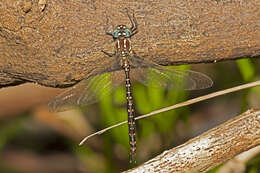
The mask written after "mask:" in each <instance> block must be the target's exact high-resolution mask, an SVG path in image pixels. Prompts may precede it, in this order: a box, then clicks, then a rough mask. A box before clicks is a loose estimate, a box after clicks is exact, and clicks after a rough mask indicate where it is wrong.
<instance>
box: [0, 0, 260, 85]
mask: <svg viewBox="0 0 260 173" xmlns="http://www.w3.org/2000/svg"><path fill="white" fill-rule="evenodd" d="M29 1H30V0H29ZM29 1H21V0H5V1H0V87H4V86H9V85H16V84H20V83H22V82H28V81H29V82H36V83H39V84H41V85H45V86H51V87H66V86H70V85H73V84H75V83H76V82H77V81H80V80H82V79H84V78H87V77H89V76H90V74H91V73H93V72H94V71H95V69H96V68H103V67H104V64H105V63H106V62H105V61H102V60H100V59H102V58H106V57H105V56H104V54H103V53H102V52H101V50H108V51H110V50H113V44H112V40H111V38H110V37H108V36H105V33H104V32H105V22H106V16H108V17H109V18H110V21H111V23H112V24H113V25H118V24H130V23H129V21H128V19H127V16H126V14H125V10H124V9H125V8H126V7H127V8H129V9H131V12H132V11H134V12H135V16H136V18H137V20H138V23H139V32H138V34H136V35H135V36H134V37H133V38H132V44H133V49H134V50H135V51H136V53H137V54H138V55H139V56H141V57H144V58H149V59H150V60H152V61H154V62H156V63H159V64H163V65H167V64H172V65H177V64H189V63H205V62H216V61H221V60H230V59H237V58H242V57H256V56H259V54H260V37H259V35H260V29H259V25H258V24H259V11H260V7H259V5H258V3H259V2H258V0H252V1H228V2H227V1H207V0H204V1H182V0H176V1H171V0H164V1H161V0H151V1H142V2H141V1H122V0H119V1H117V2H118V3H114V1H113V0H106V1H92V0H89V1H78V0H75V1H66V2H64V1H59V0H52V1H39V2H44V3H38V1H31V2H29ZM46 2H47V4H45V3H46Z"/></svg>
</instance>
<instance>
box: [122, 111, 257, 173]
mask: <svg viewBox="0 0 260 173" xmlns="http://www.w3.org/2000/svg"><path fill="white" fill-rule="evenodd" d="M258 145H260V111H254V110H249V111H247V112H245V113H243V114H241V115H239V116H237V117H235V118H233V119H231V120H229V121H227V122H225V123H223V124H221V125H219V126H218V127H216V128H213V129H211V130H209V131H208V132H205V133H203V134H201V135H200V136H198V137H196V138H193V139H191V140H189V141H188V142H186V143H185V144H183V145H181V146H178V147H176V148H173V149H171V150H168V151H165V152H163V153H162V154H161V155H159V156H157V157H155V158H154V159H151V160H150V161H148V162H146V163H144V164H143V165H141V166H139V167H137V168H134V169H132V170H129V171H126V172H131V173H133V172H138V173H141V172H145V173H151V172H156V173H160V172H174V173H177V172H192V173H196V172H206V171H208V170H210V169H212V168H214V167H216V166H217V165H219V164H221V163H224V162H225V161H227V160H229V159H231V158H233V157H234V156H236V155H238V154H239V153H242V152H244V151H247V150H249V149H250V148H253V147H255V146H258Z"/></svg>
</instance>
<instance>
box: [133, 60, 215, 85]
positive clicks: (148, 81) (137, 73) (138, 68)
mask: <svg viewBox="0 0 260 173" xmlns="http://www.w3.org/2000/svg"><path fill="white" fill-rule="evenodd" d="M129 61H130V63H131V67H133V69H132V71H133V73H134V74H133V75H132V77H133V78H134V79H135V80H137V81H139V82H141V83H142V84H144V85H149V86H151V87H164V88H166V89H169V90H196V89H203V88H208V87H211V86H212V84H213V82H212V80H211V79H210V78H209V77H208V76H206V75H205V74H202V73H200V72H195V71H191V70H181V69H169V68H166V67H163V66H160V65H158V64H156V63H153V62H149V61H147V60H143V59H141V58H139V57H137V56H133V57H131V58H129Z"/></svg>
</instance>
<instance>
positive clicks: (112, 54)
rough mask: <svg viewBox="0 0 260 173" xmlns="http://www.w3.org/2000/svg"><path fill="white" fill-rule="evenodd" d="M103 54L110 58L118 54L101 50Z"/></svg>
mask: <svg viewBox="0 0 260 173" xmlns="http://www.w3.org/2000/svg"><path fill="white" fill-rule="evenodd" d="M101 52H103V53H104V54H106V55H107V56H109V57H113V56H115V55H116V53H109V52H106V51H104V50H101Z"/></svg>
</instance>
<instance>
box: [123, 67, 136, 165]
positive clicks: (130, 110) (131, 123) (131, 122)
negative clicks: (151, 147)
mask: <svg viewBox="0 0 260 173" xmlns="http://www.w3.org/2000/svg"><path fill="white" fill-rule="evenodd" d="M124 69H125V75H126V99H127V114H128V134H129V144H130V162H134V163H135V162H136V159H135V156H136V135H135V131H136V127H135V110H134V102H133V97H132V91H131V82H130V76H129V72H130V67H129V66H126V67H125V68H124Z"/></svg>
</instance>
